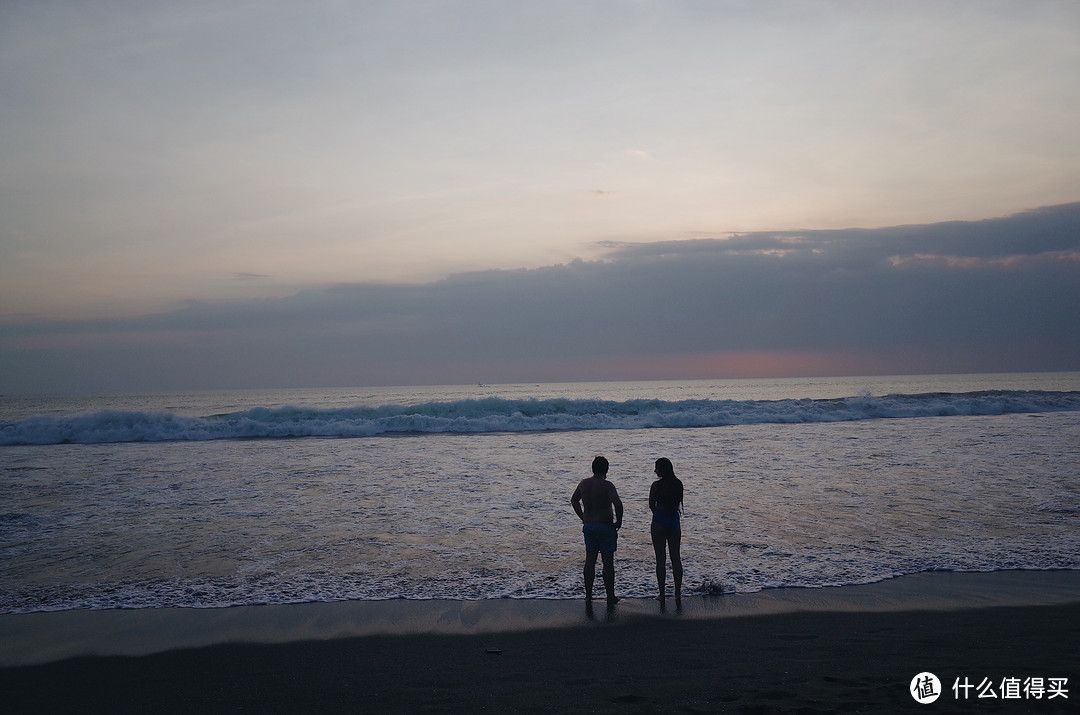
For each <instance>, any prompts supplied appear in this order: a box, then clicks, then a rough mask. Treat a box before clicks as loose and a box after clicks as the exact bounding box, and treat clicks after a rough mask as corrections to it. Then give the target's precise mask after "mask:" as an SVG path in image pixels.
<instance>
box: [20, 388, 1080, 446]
mask: <svg viewBox="0 0 1080 715" xmlns="http://www.w3.org/2000/svg"><path fill="white" fill-rule="evenodd" d="M1063 411H1080V392H1045V391H1016V390H993V391H984V392H968V393H959V394H952V393H927V394H919V395H887V396H884V397H872V396H859V397H846V398H842V399H828V400H811V399H800V400H795V399H792V400H773V401H763V400H683V401H677V402H671V401H663V400H628V401H625V402H614V401H604V400H571V399H550V400H539V399H537V400H505V399H498V398H489V399H477V400H460V401H455V402H432V403H428V404H423V405H412V406H406V405H385V406H382V407H353V408H345V409H316V408H301V407H278V408H267V407H258V408H254V409H250V410H245V411H243V412H236V413H232V414H226V415H213V416H209V417H185V416H180V415H176V414H172V413H169V412H139V411H116V410H108V411H101V412H91V413H86V414H80V415H69V416H41V417H31V418H27V419H24V420H18V421H9V422H0V445H31V444H66V443H73V444H96V443H105V442H163V441H173V440H212V439H245V438H262V439H275V438H288V437H373V436H377V435H382V434H432V433H458V434H476V433H482V432H537V431H568V430H589V429H651V428H662V427H721V426H725V425H746V424H796V423H808V422H845V421H858V420H870V419H899V418H907V417H944V416H979V415H1004V414H1017V413H1038V412H1063Z"/></svg>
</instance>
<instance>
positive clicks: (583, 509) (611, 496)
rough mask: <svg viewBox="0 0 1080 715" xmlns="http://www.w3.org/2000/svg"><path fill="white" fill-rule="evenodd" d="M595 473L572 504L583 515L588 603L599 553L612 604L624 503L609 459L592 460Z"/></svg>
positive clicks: (583, 480)
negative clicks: (610, 478) (612, 477)
mask: <svg viewBox="0 0 1080 715" xmlns="http://www.w3.org/2000/svg"><path fill="white" fill-rule="evenodd" d="M592 472H593V475H592V476H591V477H589V478H588V479H582V480H581V482H580V483H578V485H577V489H575V490H574V495H573V496H572V497H570V504H571V505H572V506H573V507H574V511H575V512H577V515H578V517H580V518H581V522H582V524H581V533H582V534H584V535H585V602H586V603H591V602H592V588H593V580H594V579H595V578H596V555H597V554H600V556H601V558H602V559H603V561H604V570H603V576H604V588H605V589H607V602H608V605H614V604H615V603H618V601H619V599H618V597H617V596H616V595H615V548H616V546H617V542H618V536H619V535H618V530H619V529H620V528H622V517H623V505H622V500H620V499H619V492H618V491H616V490H615V485H614V484H612V483H611V482H609V481H608V480H607V472H608V461H607V460H606V459H604V458H603V457H597V458H596V459H594V460H593V463H592Z"/></svg>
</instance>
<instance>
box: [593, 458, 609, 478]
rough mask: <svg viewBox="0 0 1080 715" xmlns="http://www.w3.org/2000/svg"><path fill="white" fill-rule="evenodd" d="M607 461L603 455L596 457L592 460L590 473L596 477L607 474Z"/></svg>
mask: <svg viewBox="0 0 1080 715" xmlns="http://www.w3.org/2000/svg"><path fill="white" fill-rule="evenodd" d="M607 470H608V461H607V460H606V459H604V458H603V457H597V458H596V459H594V460H593V461H592V473H593V475H595V476H597V477H604V476H607Z"/></svg>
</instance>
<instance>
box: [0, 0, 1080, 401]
mask: <svg viewBox="0 0 1080 715" xmlns="http://www.w3.org/2000/svg"><path fill="white" fill-rule="evenodd" d="M1078 201H1080V3H1074V2H1061V1H1059V0H1009V1H995V0H954V1H950V0H933V1H930V0H906V1H905V2H865V1H862V0H775V1H770V0H742V1H736V0H709V1H706V0H698V1H693V0H670V1H666V2H665V1H660V0H656V1H650V0H574V1H569V0H568V1H566V2H563V1H561V0H548V1H545V2H542V3H524V2H509V1H507V2H495V1H494V0H492V1H483V0H471V1H463V0H445V1H437V0H430V1H426V2H422V1H419V0H393V1H387V2H356V1H353V2H346V1H344V0H340V1H338V0H308V1H305V2H280V1H274V0H260V1H258V2H254V1H253V2H243V1H237V2H220V0H215V1H214V2H197V1H185V2H157V1H154V0H142V1H138V2H135V1H124V0H119V1H116V2H109V3H87V2H75V1H70V0H69V1H62V0H61V1H50V0H33V1H32V2H31V1H27V2H21V1H18V0H15V1H12V2H4V3H0V392H7V393H17V392H39V391H84V392H87V391H127V390H132V391H134V390H139V391H143V390H166V389H170V390H171V389H201V388H217V387H222V388H227V387H278V386H280V387H285V386H332V385H357V384H413V383H439V382H475V381H477V380H483V381H486V382H496V381H540V380H571V379H634V378H642V379H658V378H686V377H727V376H749V375H813V374H867V373H875V372H941V371H952V370H1014V369H1015V370H1050V369H1053V370H1061V369H1080V338H1078V337H1077V334H1078V333H1080V314H1078V308H1077V305H1078V304H1080V205H1078V204H1077V203H1076V202H1078Z"/></svg>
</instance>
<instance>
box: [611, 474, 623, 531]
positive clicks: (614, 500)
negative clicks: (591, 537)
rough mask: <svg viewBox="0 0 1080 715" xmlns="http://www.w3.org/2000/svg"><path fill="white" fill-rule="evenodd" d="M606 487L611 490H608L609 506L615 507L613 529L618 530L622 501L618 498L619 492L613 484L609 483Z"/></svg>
mask: <svg viewBox="0 0 1080 715" xmlns="http://www.w3.org/2000/svg"><path fill="white" fill-rule="evenodd" d="M608 486H610V487H611V489H610V490H609V492H610V496H611V504H612V506H614V507H615V528H616V529H619V528H622V511H623V509H622V499H620V498H619V492H618V490H617V489H615V485H614V484H611V483H610V482H609V483H608Z"/></svg>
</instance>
